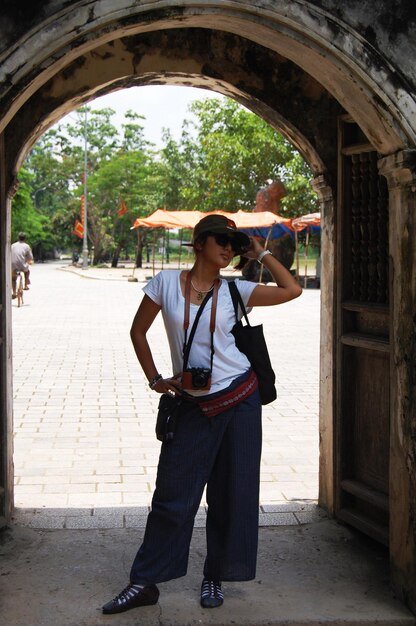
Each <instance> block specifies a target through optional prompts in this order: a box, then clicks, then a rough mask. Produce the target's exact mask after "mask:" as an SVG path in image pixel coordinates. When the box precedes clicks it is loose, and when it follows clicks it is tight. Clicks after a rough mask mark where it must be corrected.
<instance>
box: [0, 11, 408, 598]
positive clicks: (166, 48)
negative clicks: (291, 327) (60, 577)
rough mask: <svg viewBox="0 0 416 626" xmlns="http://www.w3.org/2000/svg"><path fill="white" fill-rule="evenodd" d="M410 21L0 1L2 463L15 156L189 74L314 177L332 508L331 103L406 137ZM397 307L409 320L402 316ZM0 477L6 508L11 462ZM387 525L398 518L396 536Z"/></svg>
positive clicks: (398, 552)
mask: <svg viewBox="0 0 416 626" xmlns="http://www.w3.org/2000/svg"><path fill="white" fill-rule="evenodd" d="M17 4H18V3H17ZM412 17H413V18H414V15H413V14H412V8H411V7H410V3H409V2H407V1H406V0H383V1H382V2H380V3H376V4H374V6H373V3H371V2H370V0H351V1H350V2H348V3H343V2H342V1H341V0H313V1H308V0H293V1H291V2H287V0H264V1H263V2H262V3H253V2H250V1H249V0H226V1H221V2H219V1H216V2H215V1H212V0H202V1H200V2H192V1H191V0H182V1H181V2H172V1H171V0H149V1H148V2H140V3H138V2H136V1H133V0H119V1H118V2H108V1H107V0H77V1H75V2H71V3H68V2H67V1H65V0H49V1H46V2H45V1H42V0H32V2H31V3H30V6H29V7H25V8H24V10H20V9H19V6H15V5H14V3H12V2H8V1H6V2H5V3H4V6H3V7H2V23H1V25H0V34H1V37H0V220H1V221H0V237H1V241H0V244H1V246H0V254H1V262H0V332H1V338H2V341H1V342H0V385H1V394H0V395H1V396H2V397H1V399H0V427H1V431H2V432H1V434H2V436H3V439H4V440H5V441H6V442H7V446H8V447H7V448H4V449H2V450H1V452H0V454H1V459H0V461H1V464H2V467H4V466H5V460H6V462H7V458H9V457H10V447H11V394H10V375H11V337H10V335H11V333H10V328H11V307H10V298H9V293H10V284H9V283H10V277H9V271H8V268H9V244H10V241H9V236H10V235H9V232H10V230H9V228H10V225H9V220H10V196H11V194H12V193H13V182H14V178H15V175H16V171H17V168H18V166H19V163H20V162H21V159H22V158H23V156H24V154H25V152H26V150H27V149H28V148H29V147H30V145H31V144H32V143H33V141H35V140H36V138H37V137H38V136H39V135H40V134H41V133H42V132H43V131H44V130H46V128H47V127H48V126H49V125H51V124H52V123H54V122H55V121H56V120H57V119H59V117H60V116H62V115H63V114H64V113H66V112H68V111H69V110H71V109H73V108H75V107H76V106H78V105H79V104H81V103H82V102H86V101H88V100H89V99H91V98H92V97H94V96H96V95H102V94H103V93H106V92H107V91H111V90H113V89H119V88H122V87H126V86H130V85H145V84H167V83H175V84H188V85H189V84H191V85H195V86H200V87H206V88H208V89H214V90H217V91H220V92H222V93H225V94H226V95H230V96H232V97H234V98H235V99H236V100H238V101H239V102H241V103H243V104H245V105H246V106H248V107H249V108H251V109H252V110H253V111H255V112H257V113H258V114H260V115H261V116H262V117H263V118H264V119H266V120H267V121H268V122H270V123H271V124H272V125H273V126H275V127H276V128H280V129H281V130H282V132H284V133H285V134H286V136H287V137H288V138H289V139H290V140H291V141H292V142H293V143H294V144H295V145H296V146H297V147H298V148H299V149H300V150H301V152H302V153H303V154H304V155H305V156H306V158H307V159H308V161H309V162H310V163H311V165H312V167H313V169H314V171H315V174H316V179H315V186H316V188H317V189H318V192H319V195H320V198H321V202H322V211H323V214H324V217H325V224H324V238H325V242H326V244H325V245H326V250H325V255H326V258H327V260H328V263H327V269H326V276H323V279H322V286H323V302H324V305H323V311H324V313H323V318H322V328H324V329H326V331H328V329H329V331H330V332H329V333H327V335H326V336H325V344H323V346H322V347H323V352H324V356H323V359H322V369H321V401H322V402H323V408H322V415H323V416H324V417H323V418H322V416H321V419H324V421H325V423H324V424H323V427H322V428H321V437H323V439H324V441H323V445H322V448H323V450H324V451H325V454H326V458H325V465H326V467H327V468H329V469H328V473H327V475H326V479H327V480H326V481H325V483H324V484H323V485H321V486H322V490H321V493H322V494H323V498H324V499H326V503H327V504H328V506H329V507H330V506H331V497H332V496H331V489H332V484H331V479H330V475H331V472H332V459H331V455H332V454H333V453H334V452H333V450H334V447H333V440H332V435H333V430H332V424H333V421H332V418H333V407H332V402H333V393H334V386H333V383H332V380H331V377H332V372H333V369H334V360H333V351H334V335H335V333H334V332H333V329H334V325H335V321H336V309H335V303H334V295H333V291H332V288H334V289H335V287H336V280H335V279H336V268H335V250H336V248H335V240H336V238H337V224H336V216H335V213H334V210H333V209H334V200H333V199H334V198H336V187H337V178H336V161H337V137H336V123H337V117H338V115H339V114H340V113H342V112H346V113H348V114H349V115H350V116H351V118H352V119H353V120H354V121H355V122H356V123H357V124H358V125H359V127H360V128H361V130H362V131H363V133H364V135H365V136H366V137H367V139H368V141H369V143H370V144H371V146H372V147H373V148H374V150H376V151H377V152H378V153H379V155H381V156H383V155H394V154H395V153H397V152H398V151H400V150H405V149H407V148H412V147H414V146H415V144H416V103H415V93H416V64H415V63H414V59H415V57H416V37H415V36H414V32H415V20H414V19H413V21H412ZM387 158H390V157H387ZM394 163H395V168H396V169H400V168H402V169H403V166H402V165H401V163H399V161H397V163H396V161H394ZM412 164H413V162H412ZM406 167H407V169H409V167H410V166H409V165H406ZM411 169H412V174H411V176H410V175H409V176H407V178H406V181H407V182H406V181H405V183H403V189H402V188H401V187H400V186H399V187H398V186H397V184H396V179H397V180H400V181H401V177H400V176H397V177H396V176H395V177H394V180H395V182H394V185H395V186H394V194H393V198H394V203H395V204H391V205H390V210H391V212H392V213H394V212H395V211H400V212H401V214H403V215H407V216H408V217H407V218H406V219H407V222H406V224H407V235H406V236H408V235H412V236H413V237H416V233H415V232H414V230H415V225H414V220H413V221H412V218H411V216H412V215H413V214H414V207H413V205H412V202H413V200H412V198H413V196H414V193H413V191H411V188H410V187H411V185H410V183H408V179H411V184H412V185H413V183H414V167H413V165H412V168H411ZM394 171H396V170H394ZM406 171H407V170H406ZM409 171H410V170H409ZM409 177H410V178H409ZM392 184H393V183H392ZM412 189H413V187H412ZM412 193H413V196H412ZM398 223H399V220H398ZM390 234H391V238H390V245H391V246H395V253H394V254H393V255H392V272H393V273H395V275H399V276H403V273H401V269H402V268H401V264H403V256H401V255H400V254H399V252H400V249H401V248H400V245H399V243H400V242H399V241H398V239H399V238H400V232H399V231H398V230H397V229H391V233H390ZM402 247H403V249H406V251H407V253H409V254H410V253H411V254H413V257H412V259H411V261H407V264H408V265H409V263H413V265H412V267H414V263H415V262H416V261H415V258H414V248H409V247H408V246H407V247H406V246H405V245H404V243H403V244H402ZM409 250H410V252H409ZM331 260H333V261H334V262H333V264H332V265H330V261H331ZM397 290H398V288H397V289H396V291H397ZM413 297H414V296H413V295H412V293H410V290H409V289H408V288H407V287H406V282H405V279H403V280H402V282H401V283H400V302H401V304H400V306H399V305H398V301H399V299H398V298H396V303H393V305H392V320H393V322H392V323H394V324H396V327H395V329H394V333H393V335H392V336H393V337H394V340H395V341H396V342H397V345H398V346H399V347H400V350H399V352H400V363H401V364H402V369H397V371H396V372H395V378H394V384H395V395H394V398H395V400H394V406H392V411H393V414H392V419H395V418H396V415H395V413H394V411H396V413H397V411H398V409H397V407H402V406H407V404H406V401H405V400H406V398H405V393H404V392H403V389H405V390H406V394H409V391H408V389H409V384H410V383H409V384H407V386H406V385H403V380H404V379H406V377H407V379H406V380H407V382H409V380H412V381H414V377H413V378H411V377H412V376H413V374H412V371H411V365H409V364H408V363H409V361H408V345H409V341H408V336H409V332H408V328H409V323H408V322H409V319H408V318H409V311H410V310H411V306H410V304H409V303H410V302H411V301H412V298H413ZM403 302H404V303H405V304H406V306H405V304H403ZM408 304H409V306H407V305H408ZM406 307H407V308H406ZM403 315H406V316H407V317H406V320H405V321H401V320H402V318H403ZM403 363H405V364H406V365H405V366H404V365H403ZM392 366H393V367H395V363H392ZM412 385H413V387H412V388H411V390H410V393H412V392H413V389H414V384H413V383H412ZM406 397H407V396H406ZM406 411H408V409H406ZM400 418H401V419H402V420H404V421H405V422H406V419H408V418H409V419H410V416H409V415H408V414H407V413H406V415H404V417H403V415H400ZM413 419H414V417H413ZM406 426H407V424H406ZM394 432H395V431H394ZM403 432H405V433H406V436H408V435H409V432H410V436H412V432H413V431H411V429H410V431H409V430H406V428H404V429H402V430H400V431H399V435H397V439H399V437H401V436H402V435H403ZM396 443H397V442H396ZM397 449H399V450H401V449H402V447H401V446H397ZM397 454H398V455H399V454H400V451H399V452H398V453H397ZM396 461H397V459H396ZM406 461H407V460H406ZM414 465H416V463H413V460H412V463H410V464H409V463H407V465H405V464H404V463H403V459H401V465H400V463H397V467H402V468H403V471H407V472H408V473H409V476H410V478H409V477H408V478H409V480H408V481H407V484H409V485H411V488H410V487H409V489H410V491H411V493H410V495H409V500H410V501H414V499H415V497H416V494H415V493H414V485H415V480H414V476H415V468H414ZM321 467H322V465H321ZM5 474H6V475H5V481H4V485H5V486H6V500H5V501H6V505H5V509H6V513H8V512H10V508H11V497H10V493H11V469H10V468H9V467H7V468H6V470H5ZM393 474H394V472H393ZM393 474H392V475H393ZM0 488H1V485H0ZM0 495H1V494H0ZM412 498H413V500H412ZM0 499H1V498H0ZM395 501H396V502H399V498H396V500H395ZM396 508H397V511H400V515H401V525H400V529H401V532H402V533H404V534H405V535H406V542H405V541H403V542H399V543H396V542H393V546H394V550H393V552H392V563H393V572H394V573H395V580H396V581H397V585H396V588H397V589H398V592H399V593H400V594H401V596H402V597H405V598H407V600H408V602H409V604H410V605H411V606H413V607H416V597H415V592H414V589H415V588H416V555H415V554H414V545H415V542H414V538H415V536H416V532H415V528H414V518H412V516H411V515H410V513H409V510H407V509H406V510H404V509H403V510H402V509H400V507H399V506H398V505H397V507H396ZM392 513H393V516H394V511H392ZM0 515H1V512H0ZM406 515H407V517H406ZM396 523H397V522H396V518H394V519H393V527H392V532H394V529H395V528H396V526H395V524H396Z"/></svg>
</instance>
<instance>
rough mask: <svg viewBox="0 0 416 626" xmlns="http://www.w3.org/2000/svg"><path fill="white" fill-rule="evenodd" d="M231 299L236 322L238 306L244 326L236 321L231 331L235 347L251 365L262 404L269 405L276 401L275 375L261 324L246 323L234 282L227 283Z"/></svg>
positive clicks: (243, 308)
mask: <svg viewBox="0 0 416 626" xmlns="http://www.w3.org/2000/svg"><path fill="white" fill-rule="evenodd" d="M228 287H229V289H230V294H231V298H232V301H233V305H234V311H235V317H236V320H238V306H239V305H240V308H241V311H242V313H243V317H244V319H245V321H246V325H245V326H244V325H243V323H242V322H241V320H240V321H237V322H236V324H235V326H234V327H233V329H232V331H231V332H232V333H233V335H234V337H235V345H236V346H237V348H238V349H239V350H240V352H243V353H244V354H245V355H246V357H247V358H248V360H249V361H250V363H251V367H252V368H253V370H254V372H255V373H256V376H257V379H258V381H259V392H260V398H261V403H262V404H269V403H270V402H273V400H276V398H277V392H276V387H275V382H276V375H275V373H274V371H273V368H272V364H271V361H270V357H269V351H268V350H267V344H266V340H265V338H264V334H263V324H259V325H258V326H251V325H250V322H249V321H248V316H247V311H246V309H245V306H244V302H243V300H242V298H241V294H240V292H239V291H238V288H237V285H236V284H235V282H234V281H230V282H229V283H228Z"/></svg>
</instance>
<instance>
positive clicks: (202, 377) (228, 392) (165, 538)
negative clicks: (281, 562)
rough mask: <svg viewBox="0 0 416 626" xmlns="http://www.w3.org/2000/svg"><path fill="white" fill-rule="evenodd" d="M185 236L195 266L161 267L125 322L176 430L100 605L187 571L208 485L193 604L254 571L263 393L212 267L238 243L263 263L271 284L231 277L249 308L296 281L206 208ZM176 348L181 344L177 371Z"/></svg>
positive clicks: (284, 295) (290, 293)
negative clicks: (133, 551)
mask: <svg viewBox="0 0 416 626" xmlns="http://www.w3.org/2000/svg"><path fill="white" fill-rule="evenodd" d="M192 246H193V249H194V253H195V263H194V265H193V267H192V269H191V270H189V271H180V270H178V271H173V270H167V271H162V272H160V273H159V274H157V275H156V276H155V277H154V278H153V279H152V280H151V281H150V282H149V283H148V284H147V285H146V286H145V287H144V292H145V295H144V298H143V300H142V302H141V304H140V306H139V309H138V311H137V313H136V316H135V318H134V321H133V325H132V328H131V338H132V342H133V346H134V349H135V352H136V354H137V358H138V360H139V362H140V365H141V366H142V368H143V371H144V373H145V375H146V377H147V379H148V380H149V385H150V388H151V389H152V390H153V391H155V392H156V393H160V394H166V393H168V394H172V395H175V396H180V398H181V404H180V407H179V409H178V415H177V420H176V430H175V435H174V438H173V440H172V441H168V442H164V443H163V444H162V447H161V453H160V458H159V465H158V473H157V479H156V489H155V492H154V495H153V500H152V508H151V512H150V513H149V516H148V520H147V525H146V531H145V535H144V539H143V543H142V545H141V547H140V549H139V551H138V552H137V555H136V557H135V559H134V561H133V565H132V568H131V572H130V584H129V585H128V586H127V587H126V588H125V589H123V591H122V592H121V593H120V594H119V595H118V596H116V597H115V598H114V599H113V600H111V601H110V602H108V603H107V604H105V605H104V607H103V613H106V614H109V613H121V612H123V611H127V610H129V609H131V608H134V607H139V606H145V605H150V604H156V602H157V601H158V598H159V590H158V588H157V586H156V583H161V582H165V581H168V580H171V579H173V578H178V577H180V576H184V575H185V574H186V571H187V566H188V555H189V546H190V542H191V537H192V530H193V525H194V518H195V515H196V513H197V511H198V508H199V504H200V501H201V498H202V494H203V490H204V488H205V486H206V487H207V492H206V498H207V504H208V512H207V521H206V538H207V556H206V559H205V564H204V571H203V581H202V586H201V598H200V601H201V605H202V606H203V607H204V608H214V607H217V606H220V605H221V604H222V603H223V592H222V589H221V581H243V580H252V579H253V578H254V577H255V571H256V558H257V542H258V510H259V485H260V456H261V403H260V396H259V392H258V389H257V379H256V377H255V374H254V373H253V371H252V370H251V368H250V363H249V361H248V359H247V358H246V356H245V355H244V354H242V353H241V352H240V351H239V350H238V349H237V347H236V345H235V340H234V336H233V334H232V333H231V330H232V328H233V326H234V324H235V322H236V319H235V312H234V307H233V303H232V300H231V296H230V292H229V288H228V283H227V281H226V280H225V279H223V278H221V277H220V271H221V269H224V268H226V267H227V266H228V265H229V264H230V262H231V260H232V258H233V257H234V256H235V255H238V254H240V255H243V256H244V257H247V258H249V259H257V260H258V261H259V262H260V263H263V264H264V265H265V267H267V269H268V270H269V272H270V273H271V274H272V276H273V279H274V280H275V283H276V285H275V286H266V285H259V284H257V283H252V282H248V281H243V280H237V281H236V285H237V287H238V290H239V291H240V294H241V297H242V299H243V302H244V304H245V305H246V306H247V307H249V308H250V307H253V306H270V305H274V304H282V303H284V302H288V301H289V300H292V299H293V298H297V297H298V296H299V295H300V294H301V293H302V289H301V288H300V286H299V285H298V283H297V282H296V280H295V279H294V278H293V276H292V275H291V274H290V272H288V271H287V270H286V269H285V268H284V267H283V265H281V263H280V262H279V261H278V260H277V259H275V258H274V257H273V256H272V255H271V253H270V252H269V251H267V250H264V249H263V248H262V246H261V245H260V243H259V242H258V241H257V240H256V239H252V238H249V237H248V236H247V235H245V234H244V233H242V232H239V231H237V228H236V225H235V223H234V222H233V221H232V220H228V219H227V218H226V217H224V216H222V215H208V216H206V217H204V218H203V219H202V220H201V221H200V222H199V223H198V224H197V225H196V227H195V229H194V233H193V241H192ZM201 303H202V305H203V308H202V306H201ZM200 309H201V311H202V312H200V315H199V319H198V320H197V326H196V331H195V334H194V336H193V339H192V341H190V334H191V329H192V325H193V323H194V321H195V318H196V317H197V313H198V311H199V310H200ZM159 311H162V315H163V320H164V324H165V328H166V333H167V337H168V341H169V346H170V351H171V358H172V371H173V375H172V376H168V377H166V378H165V377H164V376H162V375H161V374H160V373H159V372H158V369H157V367H156V365H155V363H154V360H153V356H152V352H151V349H150V346H149V343H148V341H147V332H148V330H149V328H150V327H151V325H152V323H153V321H154V319H155V318H156V316H157V314H158V313H159ZM186 319H188V324H186V321H185V324H184V320H186ZM185 328H186V330H185ZM188 331H189V332H188ZM185 347H186V348H187V350H185ZM184 351H185V352H187V353H189V357H188V359H187V364H186V365H187V367H186V371H185V374H184V373H183V369H184V367H183V365H184Z"/></svg>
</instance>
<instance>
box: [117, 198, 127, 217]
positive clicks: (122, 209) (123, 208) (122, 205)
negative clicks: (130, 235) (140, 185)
mask: <svg viewBox="0 0 416 626" xmlns="http://www.w3.org/2000/svg"><path fill="white" fill-rule="evenodd" d="M126 213H127V207H126V205H125V203H124V200H120V208H119V210H118V211H117V215H118V216H119V217H122V216H123V215H125V214H126Z"/></svg>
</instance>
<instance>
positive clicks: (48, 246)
mask: <svg viewBox="0 0 416 626" xmlns="http://www.w3.org/2000/svg"><path fill="white" fill-rule="evenodd" d="M31 179H32V176H31V174H30V173H29V172H28V170H27V169H25V168H22V169H21V170H20V175H19V187H18V190H17V192H16V194H15V196H14V198H13V202H12V232H11V237H12V241H16V240H17V237H18V234H19V232H21V231H24V232H25V233H26V235H27V241H28V243H29V244H30V246H31V247H32V249H33V252H34V255H35V257H37V258H39V257H41V258H43V257H44V256H45V255H47V254H51V253H53V249H54V246H55V243H56V242H55V236H54V233H53V228H52V224H51V222H50V220H49V219H48V217H47V216H46V215H43V214H42V213H40V212H39V211H37V210H36V208H35V207H34V205H33V201H32V198H31V188H32V187H31V183H32V180H31Z"/></svg>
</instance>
